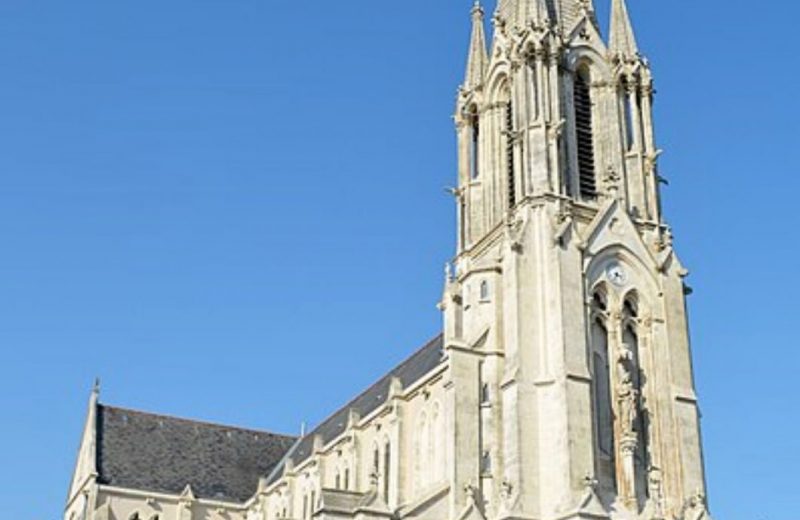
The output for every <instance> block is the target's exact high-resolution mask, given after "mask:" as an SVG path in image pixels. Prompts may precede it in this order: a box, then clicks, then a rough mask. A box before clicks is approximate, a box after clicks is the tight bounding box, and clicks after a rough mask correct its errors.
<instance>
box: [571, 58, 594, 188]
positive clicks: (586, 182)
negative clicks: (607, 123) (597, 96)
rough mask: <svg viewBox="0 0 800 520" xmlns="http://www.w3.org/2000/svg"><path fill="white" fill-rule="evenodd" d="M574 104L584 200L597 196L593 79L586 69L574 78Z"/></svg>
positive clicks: (579, 181) (580, 183)
mask: <svg viewBox="0 0 800 520" xmlns="http://www.w3.org/2000/svg"><path fill="white" fill-rule="evenodd" d="M573 104H574V108H575V143H576V151H577V154H578V165H577V166H578V186H579V192H580V195H581V197H582V198H585V199H593V198H595V197H596V196H597V180H596V178H595V154H594V121H593V118H594V115H593V113H592V112H593V103H592V92H591V77H590V75H589V71H588V69H586V68H581V69H579V70H578V71H577V73H576V74H575V76H574V83H573Z"/></svg>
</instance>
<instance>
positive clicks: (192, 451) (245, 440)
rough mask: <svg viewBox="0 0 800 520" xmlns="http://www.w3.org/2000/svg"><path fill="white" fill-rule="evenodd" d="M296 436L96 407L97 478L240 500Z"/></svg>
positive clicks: (250, 492) (139, 487) (249, 494)
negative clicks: (187, 490)
mask: <svg viewBox="0 0 800 520" xmlns="http://www.w3.org/2000/svg"><path fill="white" fill-rule="evenodd" d="M296 441H297V438H295V437H290V436H286V435H277V434H274V433H269V432H262V431H255V430H246V429H242V428H234V427H230V426H222V425H217V424H209V423H204V422H198V421H190V420H186V419H177V418H174V417H166V416H162V415H154V414H149V413H144V412H138V411H133V410H126V409H122V408H114V407H110V406H105V405H98V407H97V468H98V472H99V482H100V483H101V484H107V485H112V486H118V487H123V488H129V489H137V490H141V491H152V492H161V493H168V494H175V495H177V494H180V493H181V492H182V491H183V489H184V488H185V487H186V485H187V484H189V485H191V486H192V491H193V492H194V494H195V496H196V497H198V498H209V499H216V500H224V501H233V502H245V501H246V500H248V499H249V498H250V497H252V496H253V494H255V492H256V490H257V488H258V480H259V478H260V477H263V476H266V475H268V474H269V473H270V472H271V471H272V470H273V469H274V468H275V466H276V465H277V464H278V463H279V462H280V461H281V460H282V458H283V456H284V455H285V454H286V453H287V452H288V451H289V449H290V448H291V447H292V446H293V445H294V444H295V443H296Z"/></svg>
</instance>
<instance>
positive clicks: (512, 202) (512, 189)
mask: <svg viewBox="0 0 800 520" xmlns="http://www.w3.org/2000/svg"><path fill="white" fill-rule="evenodd" d="M505 133H506V169H507V172H506V176H507V177H508V208H509V209H511V208H513V207H514V206H516V205H517V180H516V176H515V173H514V171H515V170H516V168H515V167H514V166H515V165H514V105H513V104H512V102H511V101H509V102H508V103H506V132H505Z"/></svg>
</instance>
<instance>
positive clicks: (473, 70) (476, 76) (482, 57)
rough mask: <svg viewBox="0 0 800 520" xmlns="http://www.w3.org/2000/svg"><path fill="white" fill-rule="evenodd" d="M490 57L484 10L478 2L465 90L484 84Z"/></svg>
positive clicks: (473, 8) (473, 14)
mask: <svg viewBox="0 0 800 520" xmlns="http://www.w3.org/2000/svg"><path fill="white" fill-rule="evenodd" d="M488 61H489V57H488V54H487V52H486V33H485V32H484V28H483V8H482V7H481V4H480V2H479V1H478V0H475V5H474V6H473V7H472V38H471V40H470V44H469V58H468V59H467V74H466V77H465V78H464V88H465V89H467V90H471V89H474V88H475V87H477V86H479V85H481V84H482V83H483V77H484V74H485V73H486V66H487V64H488Z"/></svg>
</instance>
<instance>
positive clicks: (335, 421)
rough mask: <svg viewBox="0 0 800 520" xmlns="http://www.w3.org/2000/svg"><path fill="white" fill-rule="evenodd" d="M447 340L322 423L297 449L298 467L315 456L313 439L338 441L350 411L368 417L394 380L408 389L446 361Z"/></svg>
mask: <svg viewBox="0 0 800 520" xmlns="http://www.w3.org/2000/svg"><path fill="white" fill-rule="evenodd" d="M443 347H444V340H443V336H442V335H441V334H440V335H439V336H437V337H436V338H434V339H432V340H431V341H429V342H428V343H426V344H425V346H423V347H422V348H421V349H420V350H418V351H417V352H415V353H414V354H413V355H412V356H411V357H410V358H408V359H406V360H405V361H403V362H402V363H400V365H398V366H397V367H396V368H395V369H394V370H392V371H391V372H389V373H388V374H386V375H385V376H384V377H383V378H381V379H380V380H379V381H378V382H377V383H375V384H374V385H372V386H371V387H369V388H368V389H367V390H366V391H364V392H363V393H362V394H360V395H359V396H358V397H356V398H355V399H353V400H352V401H350V402H349V403H348V404H347V405H345V406H344V407H342V408H340V409H339V410H338V411H337V412H336V413H334V414H333V415H331V416H330V417H328V418H327V419H326V420H325V421H323V422H322V423H321V424H320V425H319V426H317V428H316V429H314V430H313V431H312V432H311V433H309V434H308V435H306V436H305V437H304V438H303V439H302V440H301V441H300V442H299V443H298V444H297V446H295V448H294V449H293V450H292V452H291V454H290V456H291V459H292V461H293V462H294V463H295V464H300V463H302V462H303V461H305V460H306V459H308V457H309V456H310V455H311V454H312V453H313V451H314V438H315V437H317V436H320V437H321V438H322V441H323V443H326V444H327V443H328V442H330V441H332V440H334V439H335V438H336V437H338V436H340V435H342V434H343V433H344V432H345V430H346V429H347V421H348V417H349V415H350V410H354V411H355V412H356V413H358V415H359V416H360V417H365V416H367V415H369V414H370V413H371V412H373V411H375V410H376V409H377V408H378V407H380V406H381V405H383V404H384V403H385V402H386V397H387V396H388V394H389V385H390V384H391V381H392V379H393V378H395V377H396V378H398V379H399V380H400V382H401V383H402V385H403V388H404V389H405V388H408V387H409V386H411V385H413V384H414V383H416V382H417V381H419V380H420V379H422V378H423V377H424V376H425V375H426V374H428V373H430V372H431V371H432V370H433V369H435V368H436V367H438V366H439V365H441V364H442V362H443V361H444V350H443ZM281 474H282V473H281V471H275V472H274V473H273V474H272V479H271V481H272V482H274V481H276V480H277V479H278V478H280V476H281Z"/></svg>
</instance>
